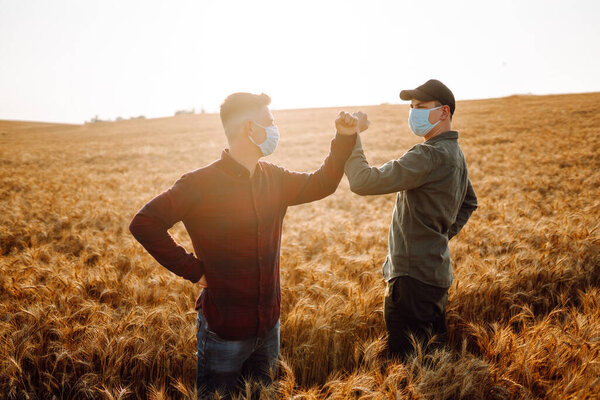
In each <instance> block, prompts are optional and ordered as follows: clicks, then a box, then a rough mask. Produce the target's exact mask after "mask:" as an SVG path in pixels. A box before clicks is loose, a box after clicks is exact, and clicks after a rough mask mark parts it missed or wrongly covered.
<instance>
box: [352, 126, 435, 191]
mask: <svg viewBox="0 0 600 400" xmlns="http://www.w3.org/2000/svg"><path fill="white" fill-rule="evenodd" d="M433 168H434V165H433V159H432V156H431V154H430V151H429V150H428V149H427V148H426V147H425V146H422V145H416V146H414V147H413V148H411V149H410V150H409V151H408V152H406V153H405V154H404V155H403V156H402V157H400V158H399V159H397V160H391V161H388V162H387V163H385V164H384V165H382V166H381V167H379V168H377V167H371V166H370V165H369V162H368V161H367V159H366V157H365V153H364V151H363V149H362V143H361V141H360V136H359V138H358V139H357V140H356V144H355V146H354V149H353V151H352V154H351V155H350V157H349V158H348V161H347V162H346V166H345V172H346V176H347V177H348V182H349V183H350V190H352V191H353V192H354V193H356V194H359V195H361V196H367V195H375V194H387V193H394V192H399V191H402V190H410V189H414V188H417V187H419V186H421V185H422V184H424V183H425V182H426V180H427V177H428V176H429V173H430V172H431V171H432V170H433Z"/></svg>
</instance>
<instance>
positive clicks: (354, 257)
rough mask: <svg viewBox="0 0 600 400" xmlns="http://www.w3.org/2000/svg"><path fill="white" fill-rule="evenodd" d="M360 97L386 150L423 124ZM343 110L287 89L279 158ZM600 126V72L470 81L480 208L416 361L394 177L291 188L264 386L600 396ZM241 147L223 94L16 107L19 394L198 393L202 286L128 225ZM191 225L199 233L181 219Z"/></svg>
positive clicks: (296, 390)
mask: <svg viewBox="0 0 600 400" xmlns="http://www.w3.org/2000/svg"><path fill="white" fill-rule="evenodd" d="M345 109H346V110H347V111H356V110H358V109H359V108H357V107H348V108H345ZM360 109H361V110H363V111H365V112H367V113H368V114H369V119H370V121H371V126H370V128H369V130H368V131H367V132H365V133H364V134H363V144H364V148H365V153H366V155H367V158H368V159H369V161H370V162H371V164H372V165H380V164H382V163H384V162H386V161H388V160H390V159H393V158H398V157H399V156H401V155H402V154H403V153H404V152H405V151H406V150H407V149H408V148H410V147H411V146H412V145H413V144H415V143H417V142H418V141H419V140H420V139H419V138H417V137H415V136H414V135H412V134H411V133H410V132H409V129H408V126H407V117H408V107H407V106H406V105H385V104H384V105H380V106H368V107H361V108H360ZM339 110H340V109H336V108H328V109H305V110H287V111H275V112H274V115H275V120H276V123H277V124H278V125H279V129H280V132H281V134H282V137H281V140H280V144H279V147H278V149H277V151H276V152H275V154H274V155H272V156H270V157H268V158H267V160H268V161H271V162H274V163H277V164H280V165H282V166H285V167H287V168H289V169H295V170H300V171H311V170H314V169H316V168H318V167H319V165H320V164H321V162H322V160H323V158H324V157H325V156H326V154H327V152H328V150H329V141H330V140H331V138H332V136H333V129H334V124H333V121H334V119H335V116H336V114H337V112H338V111H339ZM599 126H600V93H589V94H578V95H555V96H512V97H507V98H501V99H490V100H479V101H463V102H458V104H457V111H456V114H455V117H454V122H453V128H455V129H457V130H459V132H460V144H461V147H462V149H463V152H464V153H465V156H466V158H467V162H468V165H469V173H470V176H471V180H472V182H473V186H474V188H475V191H476V193H477V195H478V198H479V209H478V210H477V211H476V212H475V213H474V214H473V216H472V218H471V220H470V221H469V222H468V224H467V225H466V227H465V228H464V230H463V231H462V232H461V233H460V234H459V235H458V236H457V237H456V238H454V239H453V240H452V241H451V242H450V248H451V253H452V261H453V265H454V273H455V280H454V284H453V286H452V287H451V289H450V299H449V305H448V326H449V335H450V348H449V349H447V350H436V351H434V352H426V349H424V348H417V352H416V353H415V354H414V355H413V356H412V357H411V358H409V359H408V360H407V361H406V362H405V363H397V362H392V361H388V360H387V359H386V357H385V352H384V350H385V325H384V321H383V313H382V308H383V293H384V287H385V285H384V282H383V279H382V276H381V265H382V263H383V260H384V258H385V255H386V253H387V229H388V226H389V222H390V218H391V213H392V209H393V202H394V195H393V194H391V195H386V196H375V197H360V196H357V195H355V194H353V193H351V192H350V190H349V188H348V182H347V180H346V178H345V177H344V178H343V180H342V183H341V184H340V187H339V188H338V190H337V191H336V193H335V194H333V195H332V196H330V197H328V198H326V199H324V200H322V201H319V202H315V203H311V204H306V205H302V206H298V207H292V208H290V209H289V210H288V213H287V217H286V219H285V223H284V228H283V239H282V248H281V268H282V277H281V280H282V315H281V336H282V342H281V356H280V360H281V361H280V368H279V376H278V385H277V386H276V387H275V388H270V389H264V390H263V392H262V395H263V397H265V398H266V397H267V396H268V395H273V394H274V395H275V396H277V397H278V398H286V399H287V398H296V399H324V398H328V399H348V398H355V399H358V398H360V399H598V398H600V132H599V128H598V127H599ZM223 147H225V137H224V135H223V133H222V129H221V126H220V122H219V118H218V116H217V115H214V114H202V115H179V116H176V117H171V118H162V119H148V120H128V121H119V122H103V123H94V124H85V125H59V124H43V123H27V122H14V121H0V188H1V190H0V397H2V398H6V399H136V398H147V399H190V398H194V396H195V389H194V381H195V370H196V357H195V343H196V338H195V312H194V310H193V305H194V301H195V298H196V297H197V295H198V294H199V290H200V288H199V287H198V286H197V285H194V284H192V283H190V282H187V281H185V280H183V279H181V278H179V277H177V276H175V275H174V274H172V273H170V272H169V271H168V270H166V269H165V268H163V267H161V266H160V265H159V264H158V263H157V262H155V261H154V260H153V259H152V258H151V257H150V256H149V255H148V254H147V253H146V252H145V251H144V249H143V248H142V247H141V246H140V245H139V244H138V243H137V242H136V241H135V240H134V239H133V237H132V236H131V235H130V233H129V232H128V230H127V226H128V223H129V221H130V219H131V218H132V216H133V215H134V214H135V213H136V212H137V210H138V209H139V208H140V207H142V206H143V205H144V204H145V203H146V202H147V201H149V200H150V199H151V198H152V197H154V196H155V195H156V194H158V193H160V192H161V191H163V190H165V189H166V188H168V187H169V186H170V185H172V184H173V183H174V182H175V180H177V178H179V177H180V176H181V175H182V174H183V173H185V172H187V171H190V170H193V169H196V168H199V167H201V166H204V165H206V164H208V163H209V162H211V161H213V160H214V159H216V158H218V157H219V156H220V152H221V150H222V149H223ZM171 233H172V234H173V235H174V237H175V238H176V239H177V240H178V241H179V242H180V243H182V244H184V246H186V247H187V249H188V250H191V249H192V247H191V243H190V240H189V238H188V236H187V234H186V233H185V230H184V228H183V225H182V224H181V223H179V224H176V225H175V226H174V227H173V228H172V229H171ZM251 389H252V383H248V384H247V385H246V388H245V390H244V391H243V392H242V393H241V395H240V397H241V398H249V393H250V391H251Z"/></svg>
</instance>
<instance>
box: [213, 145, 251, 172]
mask: <svg viewBox="0 0 600 400" xmlns="http://www.w3.org/2000/svg"><path fill="white" fill-rule="evenodd" d="M219 164H220V165H221V167H222V168H223V170H225V172H228V173H230V174H231V175H234V176H237V177H239V178H249V177H250V171H248V169H247V168H246V167H244V166H243V165H242V164H240V163H239V162H237V161H236V160H235V159H234V158H233V157H232V156H231V154H230V153H229V149H224V150H223V152H222V153H221V159H220V160H219Z"/></svg>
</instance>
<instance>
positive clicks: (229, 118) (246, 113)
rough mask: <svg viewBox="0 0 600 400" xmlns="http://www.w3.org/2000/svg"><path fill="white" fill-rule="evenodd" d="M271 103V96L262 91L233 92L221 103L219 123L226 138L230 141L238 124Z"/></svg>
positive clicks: (237, 131)
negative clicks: (256, 92)
mask: <svg viewBox="0 0 600 400" xmlns="http://www.w3.org/2000/svg"><path fill="white" fill-rule="evenodd" d="M269 104H271V98H270V97H269V96H267V95H266V94H264V93H261V94H252V93H244V92H240V93H233V94H231V95H229V96H227V98H226V99H225V101H224V102H223V104H221V111H220V115H221V123H222V124H223V128H224V129H225V134H226V135H227V139H228V140H229V141H231V139H234V138H235V136H236V135H237V134H238V133H239V129H240V124H241V123H242V122H244V120H246V119H248V118H250V117H251V116H252V114H253V113H255V112H257V111H259V110H261V109H262V108H263V107H266V106H268V105H269Z"/></svg>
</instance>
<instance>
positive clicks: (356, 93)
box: [0, 0, 600, 123]
mask: <svg viewBox="0 0 600 400" xmlns="http://www.w3.org/2000/svg"><path fill="white" fill-rule="evenodd" d="M599 16H600V1H597V0H572V1H559V0H541V1H538V0H535V1H533V0H532V1H528V0H521V1H506V0H502V1H494V2H491V1H482V0H476V1H460V0H444V1H436V0H429V1H417V0H411V1H404V0H390V1H384V0H380V1H378V0H369V1H352V0H344V1H341V0H340V1H337V0H336V1H330V0H302V1H296V2H292V1H286V0H273V1H267V0H253V1H248V0H239V1H233V0H231V1H228V0H202V1H201V0H196V1H192V0H189V1H183V0H181V1H179V0H177V1H173V0H171V1H158V0H143V1H142V0H140V1H129V0H94V1H92V0H52V1H48V0H0V119H22V120H38V121H59V122H75V123H82V122H84V121H85V120H89V119H90V118H92V117H93V116H94V115H98V116H99V117H100V118H102V119H114V118H116V117H118V116H121V117H124V118H128V117H131V116H137V115H145V116H146V117H158V116H168V115H173V113H174V112H175V111H176V110H181V109H189V108H192V107H195V108H196V110H199V109H200V108H204V109H205V110H206V111H209V112H214V111H218V107H219V105H220V104H221V102H222V101H223V99H224V98H225V97H226V96H227V95H228V94H230V93H233V92H237V91H250V92H255V93H260V92H265V93H267V94H269V95H270V96H271V97H272V99H273V102H272V108H274V109H281V108H298V107H323V106H342V105H367V104H380V103H384V102H387V103H400V102H401V101H400V99H399V98H398V92H399V90H401V89H407V88H414V87H416V86H418V85H420V84H421V83H423V82H425V81H426V80H427V79H429V78H437V79H440V80H441V81H442V82H444V83H445V84H446V85H448V86H449V87H450V89H452V91H453V92H454V94H455V96H456V98H457V99H459V100H460V99H473V98H487V97H499V96H506V95H510V94H518V93H521V94H522V93H533V94H547V93H572V92H591V91H600V73H599V71H600V23H598V17H599Z"/></svg>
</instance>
